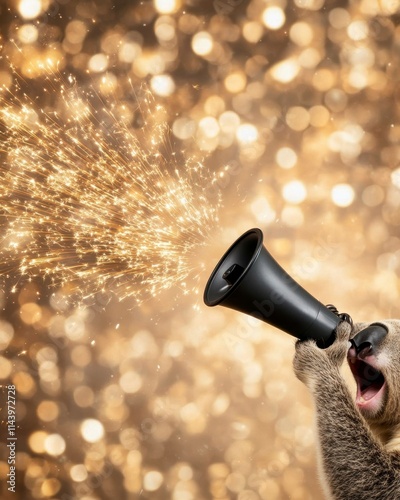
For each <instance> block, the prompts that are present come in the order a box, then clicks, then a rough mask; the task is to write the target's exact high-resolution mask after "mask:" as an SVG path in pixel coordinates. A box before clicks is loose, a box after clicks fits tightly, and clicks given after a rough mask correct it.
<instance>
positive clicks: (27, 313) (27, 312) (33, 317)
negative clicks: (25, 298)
mask: <svg viewBox="0 0 400 500" xmlns="http://www.w3.org/2000/svg"><path fill="white" fill-rule="evenodd" d="M20 315H21V319H22V321H23V322H24V323H26V324H27V325H33V324H34V323H37V322H38V321H40V319H41V317H42V309H41V307H40V306H39V305H38V304H35V303H34V302H28V303H27V304H23V305H22V306H21V309H20Z"/></svg>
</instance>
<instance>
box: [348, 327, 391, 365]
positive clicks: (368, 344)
mask: <svg viewBox="0 0 400 500" xmlns="http://www.w3.org/2000/svg"><path fill="white" fill-rule="evenodd" d="M387 333H388V330H387V328H386V327H385V326H383V325H380V324H379V325H378V324H372V325H369V326H367V328H364V330H361V331H360V332H358V333H357V335H355V336H354V337H353V338H352V339H351V343H352V344H353V346H354V348H355V350H356V353H357V355H358V357H359V358H361V359H363V358H366V357H367V356H370V355H372V354H373V353H374V351H375V350H376V348H377V347H378V346H379V344H380V343H381V342H382V341H383V339H384V338H385V337H386V335H387Z"/></svg>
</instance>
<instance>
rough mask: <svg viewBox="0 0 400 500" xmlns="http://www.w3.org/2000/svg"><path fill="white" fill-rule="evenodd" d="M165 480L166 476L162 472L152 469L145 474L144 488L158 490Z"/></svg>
mask: <svg viewBox="0 0 400 500" xmlns="http://www.w3.org/2000/svg"><path fill="white" fill-rule="evenodd" d="M163 481H164V476H163V475H162V474H161V472H159V471H156V470H151V471H149V472H147V473H146V474H145V475H144V478H143V488H144V489H145V490H146V491H156V490H158V489H159V488H160V486H161V485H162V483H163Z"/></svg>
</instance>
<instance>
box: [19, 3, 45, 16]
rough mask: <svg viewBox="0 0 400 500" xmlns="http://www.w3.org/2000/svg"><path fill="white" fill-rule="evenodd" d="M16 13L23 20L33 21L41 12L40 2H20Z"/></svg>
mask: <svg viewBox="0 0 400 500" xmlns="http://www.w3.org/2000/svg"><path fill="white" fill-rule="evenodd" d="M18 11H19V13H20V14H21V16H22V17H23V18H24V19H35V18H36V17H38V15H39V14H40V13H41V11H42V2H41V0H20V2H19V3H18Z"/></svg>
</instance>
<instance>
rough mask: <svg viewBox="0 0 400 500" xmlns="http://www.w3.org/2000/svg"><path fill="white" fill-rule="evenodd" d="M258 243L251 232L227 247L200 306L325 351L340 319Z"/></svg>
mask: <svg viewBox="0 0 400 500" xmlns="http://www.w3.org/2000/svg"><path fill="white" fill-rule="evenodd" d="M262 243H263V234H262V231H261V230H260V229H258V228H254V229H250V230H249V231H246V232H245V233H244V234H242V236H240V237H239V238H238V239H237V240H236V241H235V242H234V243H233V245H231V247H230V248H229V249H228V250H227V251H226V252H225V254H224V255H223V256H222V258H221V259H220V261H219V262H218V264H217V266H216V267H215V269H214V271H213V272H212V273H211V276H210V278H209V279H208V282H207V285H206V288H205V291H204V302H205V304H206V305H208V306H211V307H212V306H216V305H218V304H220V305H222V306H225V307H228V308H231V309H235V310H237V311H240V312H243V313H245V314H249V315H251V316H254V317H256V318H259V319H261V320H262V321H264V322H266V323H268V324H271V325H273V326H275V327H277V328H279V329H280V330H283V331H285V332H286V333H289V334H290V335H293V336H294V337H296V338H298V339H302V340H305V339H307V338H313V339H315V340H316V341H317V343H318V345H319V346H320V347H327V346H328V345H330V344H331V343H332V342H333V341H334V339H335V332H336V327H337V326H338V324H339V323H340V322H341V321H342V319H341V317H340V316H339V315H337V314H335V313H334V312H332V310H331V309H329V308H328V307H326V306H324V305H323V304H321V302H319V301H318V300H316V299H315V298H314V297H313V296H312V295H310V294H309V293H308V292H307V291H306V290H304V288H302V287H301V286H300V285H299V284H298V283H297V282H296V281H294V280H293V278H291V277H290V276H289V274H288V273H286V271H284V270H283V269H282V267H281V266H280V265H279V264H278V263H277V262H276V261H275V259H274V258H273V257H272V256H271V254H270V253H269V252H268V251H267V250H266V248H265V247H264V246H263V244H262Z"/></svg>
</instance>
